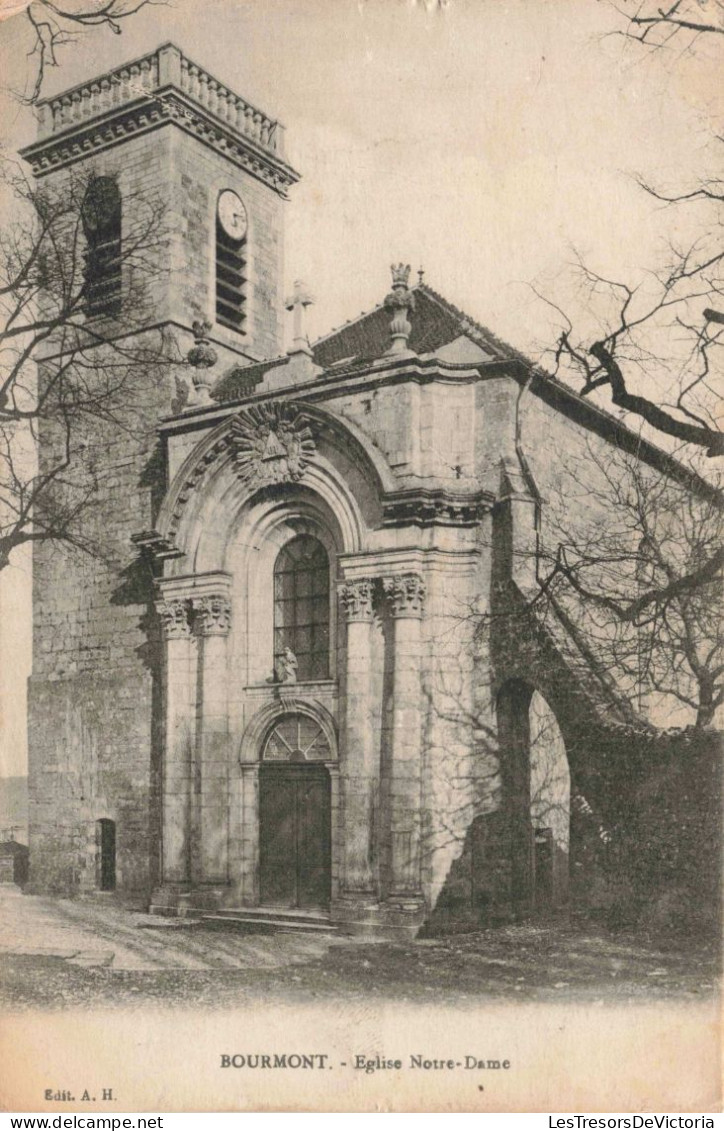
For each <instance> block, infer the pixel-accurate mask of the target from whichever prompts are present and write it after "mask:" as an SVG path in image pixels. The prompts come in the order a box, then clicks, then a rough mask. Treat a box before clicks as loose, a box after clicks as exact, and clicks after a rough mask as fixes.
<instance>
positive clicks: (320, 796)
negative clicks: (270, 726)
mask: <svg viewBox="0 0 724 1131" xmlns="http://www.w3.org/2000/svg"><path fill="white" fill-rule="evenodd" d="M330 800H331V790H330V778H329V773H328V771H327V769H326V767H325V766H319V765H316V766H315V765H310V764H306V765H305V764H294V763H292V764H289V763H288V764H286V765H274V764H271V763H270V764H267V765H264V764H262V766H261V768H260V772H259V873H260V875H259V889H260V893H259V894H260V902H261V903H263V904H266V905H267V906H270V905H273V906H275V907H288V908H300V909H303V908H309V909H311V908H324V907H328V906H329V899H330V889H331V832H330V830H331V804H330Z"/></svg>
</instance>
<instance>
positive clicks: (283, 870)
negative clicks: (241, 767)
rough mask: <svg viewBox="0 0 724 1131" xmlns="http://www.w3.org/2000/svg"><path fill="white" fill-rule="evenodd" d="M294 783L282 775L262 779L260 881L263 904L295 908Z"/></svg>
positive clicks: (262, 776)
mask: <svg viewBox="0 0 724 1131" xmlns="http://www.w3.org/2000/svg"><path fill="white" fill-rule="evenodd" d="M295 810H296V791H295V783H294V781H293V780H290V779H289V778H285V777H284V776H283V775H282V774H277V773H275V774H271V773H266V774H265V773H262V774H261V775H260V779H259V873H260V875H259V883H260V891H261V902H262V903H275V904H278V905H281V906H285V907H287V906H288V907H293V906H294V904H295V900H296V878H295V867H294V863H293V859H294V844H295V841H296V818H295Z"/></svg>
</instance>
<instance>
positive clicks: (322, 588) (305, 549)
mask: <svg viewBox="0 0 724 1131" xmlns="http://www.w3.org/2000/svg"><path fill="white" fill-rule="evenodd" d="M329 596H330V595H329V557H328V555H327V551H326V550H325V548H324V546H323V545H322V543H321V542H320V541H319V540H318V539H317V538H314V537H312V536H311V535H309V534H300V535H298V536H297V537H296V538H293V539H292V540H291V541H290V542H288V543H287V544H286V546H284V547H283V549H282V550H281V551H280V552H279V554H278V556H277V560H276V563H275V565H274V670H275V672H276V673H277V677H278V678H280V677H279V673H280V672H283V673H284V675H283V676H282V677H281V679H282V682H288V681H289V680H290V677H291V680H292V681H293V680H294V679H296V680H317V679H328V678H329V649H330V599H329Z"/></svg>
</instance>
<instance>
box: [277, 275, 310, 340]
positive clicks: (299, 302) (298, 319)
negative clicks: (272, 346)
mask: <svg viewBox="0 0 724 1131" xmlns="http://www.w3.org/2000/svg"><path fill="white" fill-rule="evenodd" d="M313 303H314V297H313V296H312V295H311V294H310V293H309V291H308V289H307V288H306V287H305V285H304V283H303V282H302V281H301V280H300V279H296V280H295V283H294V292H293V294H292V295H291V296H290V297H289V298H288V299H287V301H286V302H285V304H284V306H285V308H286V309H287V310H291V311H293V312H294V321H293V326H292V348H291V349H290V350H289V353H309V352H310V349H309V338H308V337H307V334H306V333H305V331H304V312H305V311H306V309H307V307H308V306H312V304H313Z"/></svg>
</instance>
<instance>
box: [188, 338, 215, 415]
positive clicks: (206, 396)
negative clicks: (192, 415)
mask: <svg viewBox="0 0 724 1131" xmlns="http://www.w3.org/2000/svg"><path fill="white" fill-rule="evenodd" d="M191 329H192V330H193V333H194V344H193V346H192V347H191V349H190V350H189V352H188V353H187V354H186V360H187V362H188V363H189V365H190V366H191V367H192V370H193V372H192V374H191V380H192V382H193V386H194V388H193V398H192V403H193V404H194V405H202V404H210V403H211V385H212V382H211V380H210V379H209V376H208V372H209V370H210V369H213V367H214V366H215V365H216V362H217V361H218V354H217V353H216V350H215V349H214V347H213V346H212V345H211V343H210V342H209V337H208V336H209V334H210V333H211V323H210V322H200V321H197V322H194V323H193V325H192V327H191Z"/></svg>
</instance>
